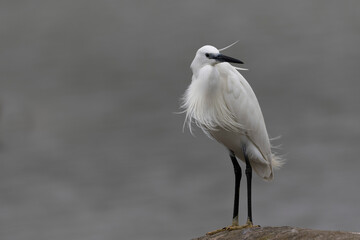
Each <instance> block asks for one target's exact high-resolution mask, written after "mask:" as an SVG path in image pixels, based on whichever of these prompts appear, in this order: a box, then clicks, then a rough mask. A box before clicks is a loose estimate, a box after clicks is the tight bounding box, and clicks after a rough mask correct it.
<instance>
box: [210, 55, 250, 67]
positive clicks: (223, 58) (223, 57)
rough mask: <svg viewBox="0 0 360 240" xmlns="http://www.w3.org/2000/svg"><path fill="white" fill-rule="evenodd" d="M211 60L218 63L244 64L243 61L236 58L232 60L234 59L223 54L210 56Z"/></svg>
mask: <svg viewBox="0 0 360 240" xmlns="http://www.w3.org/2000/svg"><path fill="white" fill-rule="evenodd" d="M209 58H212V59H215V60H216V61H218V62H229V63H239V64H244V63H243V62H242V61H240V60H238V59H236V58H232V57H228V56H226V55H223V54H221V53H219V54H216V55H215V54H214V55H212V54H211V55H210V56H209Z"/></svg>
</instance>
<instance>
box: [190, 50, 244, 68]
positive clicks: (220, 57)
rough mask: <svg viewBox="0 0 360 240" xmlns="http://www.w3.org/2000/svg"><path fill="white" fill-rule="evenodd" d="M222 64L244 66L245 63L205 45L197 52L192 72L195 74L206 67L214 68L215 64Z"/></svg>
mask: <svg viewBox="0 0 360 240" xmlns="http://www.w3.org/2000/svg"><path fill="white" fill-rule="evenodd" d="M222 62H229V63H239V64H243V62H242V61H240V60H238V59H235V58H232V57H228V56H226V55H224V54H221V53H220V51H219V50H218V49H217V48H215V47H213V46H210V45H205V46H203V47H201V48H199V50H197V52H196V55H195V58H194V60H193V61H192V63H191V65H190V67H191V69H192V71H193V72H195V71H196V70H198V69H200V68H202V67H203V66H205V65H212V66H214V65H215V64H218V63H222Z"/></svg>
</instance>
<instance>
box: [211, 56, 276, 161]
mask: <svg viewBox="0 0 360 240" xmlns="http://www.w3.org/2000/svg"><path fill="white" fill-rule="evenodd" d="M217 67H218V71H219V73H220V76H221V81H224V84H223V95H224V101H225V103H226V105H227V107H228V109H229V110H230V111H231V112H232V113H233V117H234V118H235V119H236V121H237V122H238V123H239V124H241V126H243V128H244V129H243V130H242V131H244V132H245V135H246V136H247V138H248V139H249V140H250V141H251V142H252V143H253V145H254V146H255V147H256V148H257V150H258V151H259V152H260V153H261V155H262V156H263V158H264V159H265V160H266V161H267V162H268V164H269V165H270V167H271V147H270V141H269V137H268V134H267V130H266V126H265V122H264V118H263V115H262V112H261V109H260V105H259V102H258V100H257V98H256V96H255V93H254V92H253V90H252V88H251V87H250V85H249V83H248V82H247V81H246V80H245V78H244V77H243V76H242V75H241V74H240V73H239V72H238V71H237V70H236V69H235V68H234V67H233V66H231V65H230V64H228V63H221V64H217ZM259 160H260V159H259ZM262 161H263V160H262Z"/></svg>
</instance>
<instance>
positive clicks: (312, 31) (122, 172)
mask: <svg viewBox="0 0 360 240" xmlns="http://www.w3.org/2000/svg"><path fill="white" fill-rule="evenodd" d="M0 34H1V36H0V43H1V51H0V53H1V54H0V165H1V166H0V196H1V197H0V238H1V239H6V240H23V239H24V240H25V239H26V240H32V239H34V240H43V239H44V240H48V239H52V240H63V239H76V240H85V239H86V240H91V239H94V240H97V239H114V240H115V239H137V240H142V239H154V240H155V239H175V240H177V239H179V240H180V239H190V238H192V237H196V236H200V235H203V234H204V233H206V232H207V231H210V230H214V229H217V228H220V227H223V226H226V225H228V224H230V223H231V217H232V207H233V205H232V204H233V188H234V185H233V184H234V176H233V169H232V164H231V161H230V159H229V158H228V154H227V151H226V150H225V149H224V147H222V146H221V145H219V144H218V143H216V142H214V141H212V140H210V139H208V138H207V137H206V136H204V134H203V133H202V132H201V131H200V130H196V131H195V137H193V136H191V135H190V134H189V132H188V130H187V129H185V131H184V132H183V131H182V124H183V120H184V115H181V114H176V112H179V111H180V109H179V105H180V98H181V96H182V94H183V93H184V91H185V89H186V88H187V86H188V85H189V84H190V81H191V75H192V74H191V71H190V68H189V66H190V63H191V61H192V59H193V57H194V55H195V52H196V51H197V49H198V48H200V47H201V46H203V45H205V44H211V45H214V46H216V47H218V48H222V47H225V46H226V45H228V44H230V43H232V42H234V41H236V40H239V43H238V44H237V45H235V46H234V47H232V48H230V49H228V50H226V51H225V53H226V54H227V55H230V56H233V57H236V58H239V59H241V60H243V61H244V62H245V65H244V67H246V68H249V69H250V70H249V71H247V72H242V74H243V75H244V76H245V78H246V79H247V80H248V81H249V83H250V84H251V85H252V87H253V89H254V91H255V93H256V95H257V97H258V99H259V102H260V105H261V107H262V110H263V114H264V116H265V120H266V124H267V128H268V131H269V134H270V136H271V137H276V136H279V135H280V136H282V137H281V138H280V139H279V140H276V141H274V142H273V144H274V145H278V144H281V145H282V147H281V149H280V150H277V151H278V152H279V153H280V154H283V155H284V156H285V158H286V159H287V163H286V165H285V166H284V167H283V168H282V169H281V170H280V171H277V172H276V173H275V180H274V181H273V182H271V183H267V182H264V181H262V180H261V179H259V178H258V177H257V176H255V177H254V183H253V215H254V221H255V223H256V224H260V225H262V226H282V225H290V226H297V227H307V228H316V229H328V230H345V231H359V230H360V226H359V225H360V224H359V223H360V191H359V184H360V175H359V173H358V171H359V169H360V161H359V155H360V148H359V145H360V108H359V103H360V94H359V88H360V67H359V63H360V47H359V43H360V2H358V1H355V0H354V1H347V0H345V1H341V2H339V1H335V0H331V1H329V0H327V1H325V0H323V1H308V0H307V1H280V0H276V1H266V0H259V1H242V2H239V1H215V0H212V1H205V0H199V1H173V2H169V1H126V0H121V1H114V0H104V1H95V0H91V1H89V0H88V1H84V0H76V1H70V0H63V1H54V0H50V1H49V0H47V1H45V0H43V1H41V0H36V1H8V0H5V1H4V0H3V1H2V2H1V4H0ZM243 169H244V168H243ZM241 186H242V188H241V202H240V221H241V223H245V220H246V201H245V195H246V187H245V181H243V182H242V185H241Z"/></svg>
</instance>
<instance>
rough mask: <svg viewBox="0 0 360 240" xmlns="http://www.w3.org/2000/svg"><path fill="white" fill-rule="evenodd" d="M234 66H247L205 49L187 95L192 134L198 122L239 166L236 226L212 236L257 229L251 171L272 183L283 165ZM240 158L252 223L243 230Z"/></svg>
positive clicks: (193, 65)
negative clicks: (252, 204)
mask: <svg viewBox="0 0 360 240" xmlns="http://www.w3.org/2000/svg"><path fill="white" fill-rule="evenodd" d="M221 50H223V49H221ZM229 63H238V64H242V63H243V62H242V61H240V60H237V59H235V58H232V57H228V56H225V55H223V54H221V53H220V51H219V50H218V49H217V48H215V47H213V46H209V45H206V46H203V47H201V48H200V49H199V50H198V51H197V52H196V55H195V58H194V60H193V61H192V63H191V70H192V72H193V76H192V81H191V84H190V86H189V87H188V89H187V90H186V92H185V95H184V98H183V105H182V107H183V108H184V109H185V110H184V112H186V118H185V122H187V123H188V125H189V128H190V131H191V123H192V122H195V123H196V125H197V126H199V127H200V128H201V129H202V130H203V131H204V132H205V133H206V134H207V135H208V136H209V137H210V138H213V139H215V140H217V141H218V142H219V143H221V144H223V145H224V146H225V147H226V148H227V149H228V150H229V153H230V159H231V161H232V164H233V166H234V172H235V198H234V210H233V220H232V225H231V226H229V227H225V228H223V229H220V230H216V231H214V232H210V233H209V234H214V233H217V232H219V231H223V230H234V229H241V228H244V227H253V221H252V211H251V178H252V169H254V171H255V172H256V173H257V175H259V176H260V177H262V178H263V179H265V180H272V179H273V177H274V174H273V169H274V168H278V167H280V166H281V164H282V161H281V160H280V158H279V157H277V156H275V154H273V153H272V152H271V145H270V140H269V137H268V133H267V131H266V126H265V122H264V118H263V115H262V112H261V109H260V106H259V103H258V100H257V98H256V96H255V94H254V92H253V90H252V89H251V87H250V85H249V83H248V82H247V81H246V80H245V78H244V77H243V76H242V75H241V74H240V73H239V72H238V71H237V70H236V69H237V68H235V67H233V66H232V65H230V64H229ZM238 69H240V70H242V69H241V68H238ZM237 158H238V159H240V160H242V161H243V162H245V164H246V170H245V173H246V178H247V200H248V203H247V204H248V218H247V223H246V225H244V226H239V220H238V212H239V191H240V180H241V176H242V173H241V167H240V165H239V163H238V161H237Z"/></svg>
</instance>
